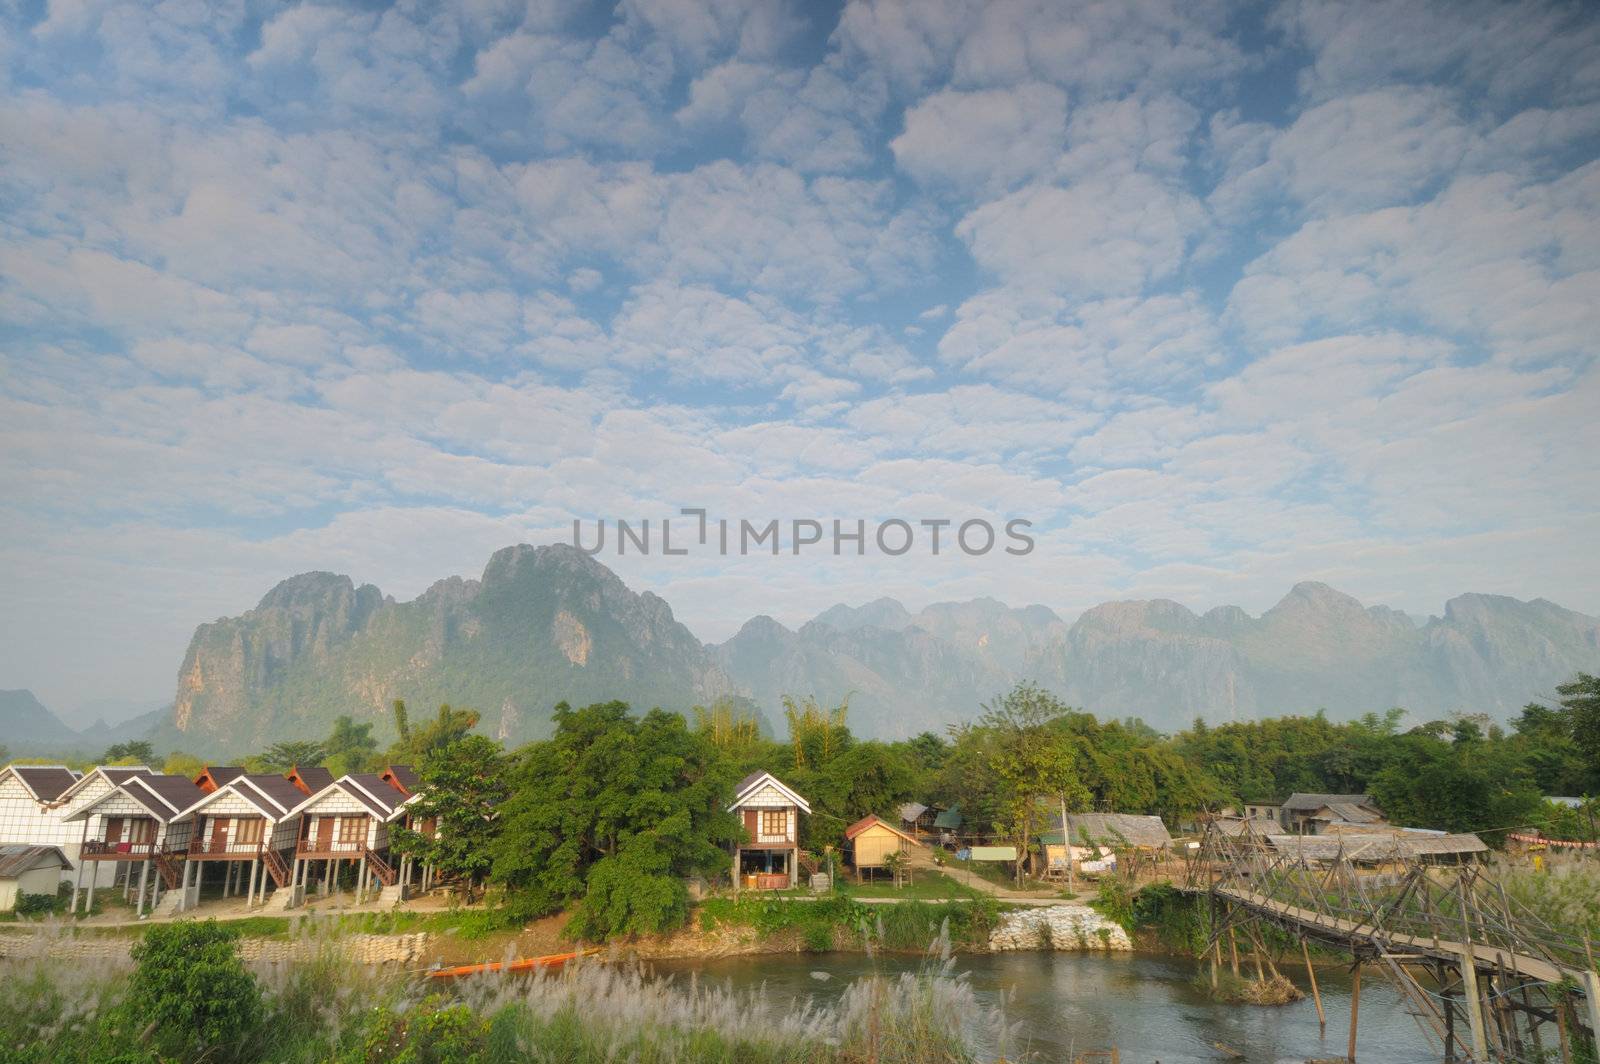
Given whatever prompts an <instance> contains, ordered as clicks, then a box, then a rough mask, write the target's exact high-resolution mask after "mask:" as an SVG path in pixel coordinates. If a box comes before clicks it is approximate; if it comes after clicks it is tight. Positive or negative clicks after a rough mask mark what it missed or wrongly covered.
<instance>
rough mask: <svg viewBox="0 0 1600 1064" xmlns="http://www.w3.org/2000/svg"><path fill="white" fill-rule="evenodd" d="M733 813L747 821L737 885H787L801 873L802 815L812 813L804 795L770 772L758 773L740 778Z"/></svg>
mask: <svg viewBox="0 0 1600 1064" xmlns="http://www.w3.org/2000/svg"><path fill="white" fill-rule="evenodd" d="M728 812H730V813H737V814H738V815H739V817H740V819H741V821H742V822H743V824H744V838H743V840H742V841H741V842H739V843H736V844H735V845H734V850H733V887H734V890H736V891H737V890H740V889H745V890H787V889H788V888H790V887H792V886H794V885H795V884H796V879H797V877H798V876H799V873H800V814H801V813H805V814H807V815H809V814H810V812H811V805H810V803H809V802H807V801H806V800H805V799H804V798H802V797H800V796H799V795H798V794H796V793H795V792H794V791H792V790H790V789H789V788H788V787H787V786H785V785H784V783H783V781H782V780H780V779H778V778H777V777H776V776H774V775H773V774H772V773H770V772H752V773H751V774H750V775H748V776H746V777H745V778H744V779H742V780H740V781H739V786H738V788H737V789H736V790H735V792H734V798H733V804H732V805H730V806H728Z"/></svg>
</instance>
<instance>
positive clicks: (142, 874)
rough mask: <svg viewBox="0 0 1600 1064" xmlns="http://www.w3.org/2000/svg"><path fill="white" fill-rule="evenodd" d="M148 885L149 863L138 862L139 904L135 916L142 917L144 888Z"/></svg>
mask: <svg viewBox="0 0 1600 1064" xmlns="http://www.w3.org/2000/svg"><path fill="white" fill-rule="evenodd" d="M149 885H150V862H149V861H148V860H146V861H141V862H139V904H138V908H137V913H136V915H138V916H143V915H144V898H145V888H146V887H148V886H149Z"/></svg>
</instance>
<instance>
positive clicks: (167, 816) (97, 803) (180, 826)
mask: <svg viewBox="0 0 1600 1064" xmlns="http://www.w3.org/2000/svg"><path fill="white" fill-rule="evenodd" d="M118 776H119V777H120V778H119V779H118V781H117V782H116V784H115V786H112V787H110V788H109V789H106V790H103V791H95V792H94V793H97V794H98V797H92V796H91V797H87V798H85V799H84V800H81V801H78V802H75V803H73V804H72V806H71V807H70V811H69V812H68V813H67V814H66V816H65V817H64V820H65V821H66V823H68V824H69V825H77V824H80V823H81V824H82V828H81V832H80V834H79V836H78V838H77V839H75V840H74V842H75V844H76V845H77V848H78V853H79V857H80V860H79V865H78V868H77V869H76V873H75V878H74V880H73V891H72V911H73V912H76V911H77V909H78V902H79V896H80V894H82V893H83V891H84V889H85V886H87V890H88V895H87V899H86V902H85V904H86V907H89V908H92V907H93V905H94V892H95V887H96V886H97V885H100V884H101V882H102V878H103V877H102V876H100V875H99V874H98V871H97V870H98V869H100V868H106V867H109V868H110V869H112V870H113V872H115V871H116V870H118V869H121V870H122V882H123V896H124V897H130V895H131V898H130V900H132V901H133V903H134V907H135V909H136V911H137V912H138V913H139V915H141V916H143V915H144V913H145V910H146V909H147V908H150V909H153V908H155V906H157V905H158V904H160V901H161V893H162V891H163V890H164V889H165V890H173V889H175V888H177V887H179V886H181V885H182V879H183V872H184V870H185V866H184V863H183V862H184V859H185V857H186V856H187V854H188V849H189V833H190V828H191V825H192V820H191V816H190V809H191V808H192V807H193V806H194V805H195V803H196V802H198V801H200V800H201V799H202V798H204V797H205V795H204V793H202V792H201V790H200V788H198V787H196V786H195V785H194V783H193V782H192V781H191V780H189V779H187V778H185V777H183V776H166V775H158V774H155V773H150V772H143V773H137V774H128V775H122V774H120V773H119V774H118ZM136 870H137V874H138V885H137V889H135V885H134V875H135V871H136ZM152 873H153V875H152ZM112 882H113V883H115V878H113V880H112ZM180 904H182V903H181V902H180Z"/></svg>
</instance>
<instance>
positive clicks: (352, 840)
mask: <svg viewBox="0 0 1600 1064" xmlns="http://www.w3.org/2000/svg"><path fill="white" fill-rule="evenodd" d="M339 841H340V842H343V843H349V844H352V845H354V844H356V843H364V842H366V841H367V818H366V817H364V816H342V817H340V818H339Z"/></svg>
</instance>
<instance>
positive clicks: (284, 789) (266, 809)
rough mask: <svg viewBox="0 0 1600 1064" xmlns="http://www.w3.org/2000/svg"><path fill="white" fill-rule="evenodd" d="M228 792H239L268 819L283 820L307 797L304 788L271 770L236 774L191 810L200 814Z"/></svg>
mask: <svg viewBox="0 0 1600 1064" xmlns="http://www.w3.org/2000/svg"><path fill="white" fill-rule="evenodd" d="M225 794H231V795H235V796H237V797H239V798H242V799H244V800H245V801H246V802H249V803H250V804H251V805H253V806H255V807H256V809H258V810H259V811H260V812H261V815H262V816H264V817H266V818H267V819H268V820H273V821H277V820H283V819H285V818H286V817H288V816H289V814H290V813H291V812H292V811H293V810H294V809H295V808H296V807H297V806H299V805H300V803H301V802H302V801H304V800H305V797H306V796H305V795H304V794H301V793H300V788H298V787H296V786H295V785H294V784H292V783H290V782H289V781H288V780H286V779H284V778H283V777H282V776H277V775H272V774H270V773H261V774H255V773H252V774H248V775H243V774H242V775H239V776H235V777H234V778H233V779H231V780H229V781H228V782H227V783H225V784H223V785H222V786H220V787H218V788H217V789H216V790H214V791H210V792H209V793H203V794H202V797H201V798H200V799H199V801H196V802H195V803H194V804H192V805H190V806H189V808H188V810H187V812H191V813H198V812H201V811H203V810H204V809H205V808H206V807H207V806H209V805H212V804H213V803H215V802H218V801H221V800H222V796H223V795H225Z"/></svg>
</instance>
